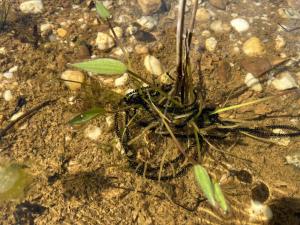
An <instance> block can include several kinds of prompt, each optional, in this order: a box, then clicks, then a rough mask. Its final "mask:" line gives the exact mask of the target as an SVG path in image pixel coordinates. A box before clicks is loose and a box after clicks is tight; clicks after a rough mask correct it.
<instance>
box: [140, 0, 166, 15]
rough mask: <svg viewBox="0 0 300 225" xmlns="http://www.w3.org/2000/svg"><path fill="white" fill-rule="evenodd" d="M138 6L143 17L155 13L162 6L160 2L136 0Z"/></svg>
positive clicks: (155, 0) (159, 0)
mask: <svg viewBox="0 0 300 225" xmlns="http://www.w3.org/2000/svg"><path fill="white" fill-rule="evenodd" d="M138 4H139V5H140V7H141V9H142V11H143V13H144V14H145V15H149V14H152V13H155V12H157V11H158V10H159V9H160V7H161V5H162V1H161V0H138Z"/></svg>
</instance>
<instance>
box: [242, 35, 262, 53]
mask: <svg viewBox="0 0 300 225" xmlns="http://www.w3.org/2000/svg"><path fill="white" fill-rule="evenodd" d="M243 52H244V53H245V54H246V55H248V56H250V57H256V56H262V55H264V54H265V53H266V50H265V47H264V45H263V43H262V42H261V41H260V40H259V38H257V37H251V38H249V39H248V40H247V41H246V42H245V43H244V44H243Z"/></svg>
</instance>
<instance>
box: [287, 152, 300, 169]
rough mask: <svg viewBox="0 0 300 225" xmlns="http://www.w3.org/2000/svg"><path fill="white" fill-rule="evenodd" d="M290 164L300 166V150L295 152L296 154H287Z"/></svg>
mask: <svg viewBox="0 0 300 225" xmlns="http://www.w3.org/2000/svg"><path fill="white" fill-rule="evenodd" d="M285 159H286V162H287V163H288V164H291V165H294V166H295V167H298V168H300V152H299V151H298V152H295V153H294V154H291V155H287V156H286V157H285Z"/></svg>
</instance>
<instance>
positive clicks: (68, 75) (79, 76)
mask: <svg viewBox="0 0 300 225" xmlns="http://www.w3.org/2000/svg"><path fill="white" fill-rule="evenodd" d="M61 79H63V80H69V81H65V82H64V83H65V85H66V86H67V87H68V88H69V89H70V90H71V91H77V90H79V89H80V88H81V83H83V81H84V74H83V73H82V72H80V71H75V70H66V71H65V72H63V73H62V74H61ZM71 81H75V82H71Z"/></svg>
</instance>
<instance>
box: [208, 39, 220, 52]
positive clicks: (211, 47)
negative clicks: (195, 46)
mask: <svg viewBox="0 0 300 225" xmlns="http://www.w3.org/2000/svg"><path fill="white" fill-rule="evenodd" d="M217 44H218V41H217V40H216V39H215V38H214V37H210V38H207V39H206V40H205V48H206V49H207V50H208V51H209V52H213V51H215V49H216V47H217Z"/></svg>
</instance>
